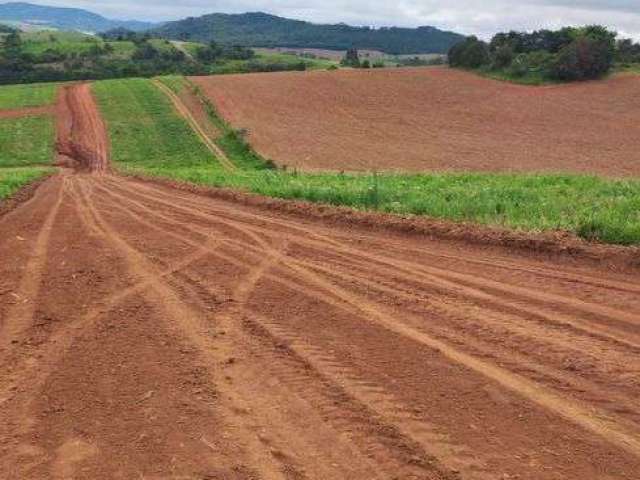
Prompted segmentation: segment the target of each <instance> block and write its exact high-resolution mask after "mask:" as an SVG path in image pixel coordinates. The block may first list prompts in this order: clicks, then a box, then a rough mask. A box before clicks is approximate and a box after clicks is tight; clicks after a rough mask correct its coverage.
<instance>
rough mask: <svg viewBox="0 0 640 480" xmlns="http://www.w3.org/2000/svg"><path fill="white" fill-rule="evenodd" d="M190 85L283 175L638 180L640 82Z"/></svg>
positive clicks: (229, 81) (307, 80) (350, 73)
mask: <svg viewBox="0 0 640 480" xmlns="http://www.w3.org/2000/svg"><path fill="white" fill-rule="evenodd" d="M194 80H195V82H196V83H197V84H199V85H200V86H201V87H202V88H203V90H204V92H205V93H206V94H207V95H208V96H209V97H210V98H211V99H212V100H213V102H214V103H215V105H216V106H217V108H218V109H219V111H220V112H221V114H222V115H223V116H224V117H225V118H226V119H227V120H229V121H230V122H231V124H232V125H233V126H235V127H237V128H246V129H248V130H249V133H250V139H251V142H252V144H253V145H254V146H255V147H256V149H257V150H258V151H259V152H260V153H261V154H263V155H264V156H266V157H268V158H271V159H273V160H275V161H276V162H277V163H279V164H280V165H288V166H292V167H297V168H301V169H308V170H317V169H325V170H363V171H370V170H401V171H434V170H435V171H442V170H453V171H491V172H494V171H500V172H511V171H516V172H531V171H536V172H537V171H544V172H578V173H594V174H602V175H608V176H638V175H640V156H639V154H638V152H639V151H640V130H639V128H640V127H639V125H640V79H639V77H638V76H636V75H619V76H615V77H613V78H610V79H607V80H604V81H598V82H589V83H576V84H571V85H557V86H547V87H529V86H521V85H515V84H510V83H506V82H499V81H494V80H490V79H486V78H482V77H479V76H477V75H474V74H472V73H467V72H463V71H457V70H452V69H447V68H428V69H426V68H422V69H386V70H370V71H362V70H341V71H337V72H305V73H297V72H296V73H291V72H287V73H275V74H254V75H228V76H227V75H225V76H222V75H219V76H212V77H199V78H195V79H194Z"/></svg>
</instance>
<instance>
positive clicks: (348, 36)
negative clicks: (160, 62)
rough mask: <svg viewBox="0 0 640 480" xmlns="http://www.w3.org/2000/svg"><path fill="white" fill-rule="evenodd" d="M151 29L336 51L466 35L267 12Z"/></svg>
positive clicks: (415, 45) (445, 44)
mask: <svg viewBox="0 0 640 480" xmlns="http://www.w3.org/2000/svg"><path fill="white" fill-rule="evenodd" d="M152 33H154V34H155V35H159V36H162V37H166V38H170V39H174V40H193V41H200V42H208V41H211V40H215V41H216V42H219V43H223V44H235V45H250V46H252V47H291V48H294V47H295V48H324V49H334V50H344V49H347V48H350V47H356V48H359V49H372V50H381V51H383V52H386V53H390V54H411V53H446V52H447V51H448V49H449V48H450V47H451V46H452V45H454V44H455V43H458V42H459V41H461V40H463V39H464V37H463V36H462V35H460V34H457V33H453V32H446V31H442V30H438V29H437V28H434V27H418V28H397V27H391V28H379V29H372V28H368V27H352V26H349V25H345V24H337V25H319V24H313V23H309V22H304V21H299V20H290V19H286V18H281V17H277V16H274V15H269V14H266V13H244V14H239V15H229V14H222V13H214V14H210V15H205V16H202V17H197V18H187V19H184V20H179V21H176V22H169V23H165V24H164V25H162V26H160V27H158V28H156V29H154V30H152Z"/></svg>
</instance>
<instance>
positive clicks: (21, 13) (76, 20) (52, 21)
mask: <svg viewBox="0 0 640 480" xmlns="http://www.w3.org/2000/svg"><path fill="white" fill-rule="evenodd" d="M2 21H6V22H19V23H24V24H28V25H38V26H42V27H51V28H57V29H60V30H78V31H82V32H104V31H106V30H110V29H112V28H127V29H129V30H135V31H140V30H147V29H149V28H152V27H154V26H155V24H152V23H148V22H138V21H133V20H132V21H126V20H110V19H108V18H105V17H103V16H101V15H98V14H96V13H92V12H89V11H87V10H82V9H79V8H61V7H47V6H42V5H33V4H31V3H17V2H14V3H2V4H0V22H2Z"/></svg>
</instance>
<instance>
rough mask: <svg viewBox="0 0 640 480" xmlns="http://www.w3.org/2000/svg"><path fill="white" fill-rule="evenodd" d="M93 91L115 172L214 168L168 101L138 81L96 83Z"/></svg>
mask: <svg viewBox="0 0 640 480" xmlns="http://www.w3.org/2000/svg"><path fill="white" fill-rule="evenodd" d="M93 91H94V93H95V95H96V98H97V100H98V103H99V105H100V109H101V112H102V114H103V115H104V117H105V118H106V120H107V123H108V124H109V133H110V135H111V139H112V153H111V154H112V160H113V161H114V163H115V164H116V165H117V166H129V167H138V168H151V167H156V168H173V167H175V166H193V167H202V168H205V169H206V168H217V167H218V164H217V162H216V161H215V160H214V159H213V158H212V156H211V153H210V152H209V150H207V148H206V147H205V146H204V145H203V144H202V142H201V141H200V140H199V138H198V137H197V135H196V134H195V133H194V132H193V130H191V128H190V127H189V125H188V124H187V123H186V122H185V121H184V120H183V119H182V118H180V117H179V116H178V115H177V114H176V113H175V111H174V109H173V105H172V104H171V101H170V100H169V99H168V98H167V97H166V95H164V94H163V93H162V92H161V91H160V90H158V88H157V87H155V86H154V85H153V84H152V83H151V82H150V81H148V80H143V79H129V80H105V81H100V82H96V83H95V85H94V87H93Z"/></svg>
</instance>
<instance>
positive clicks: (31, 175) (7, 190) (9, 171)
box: [0, 167, 52, 200]
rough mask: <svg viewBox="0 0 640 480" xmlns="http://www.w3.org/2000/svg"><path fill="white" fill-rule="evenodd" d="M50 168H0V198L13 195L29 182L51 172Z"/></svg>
mask: <svg viewBox="0 0 640 480" xmlns="http://www.w3.org/2000/svg"><path fill="white" fill-rule="evenodd" d="M51 171H52V170H51V169H50V168H45V167H29V168H0V200H2V199H5V198H8V197H10V196H11V195H13V194H14V193H15V192H17V191H18V190H19V189H20V188H22V187H23V186H25V185H27V184H28V183H31V182H34V181H36V180H38V179H40V178H42V177H44V176H45V175H48V174H49V173H51Z"/></svg>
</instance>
